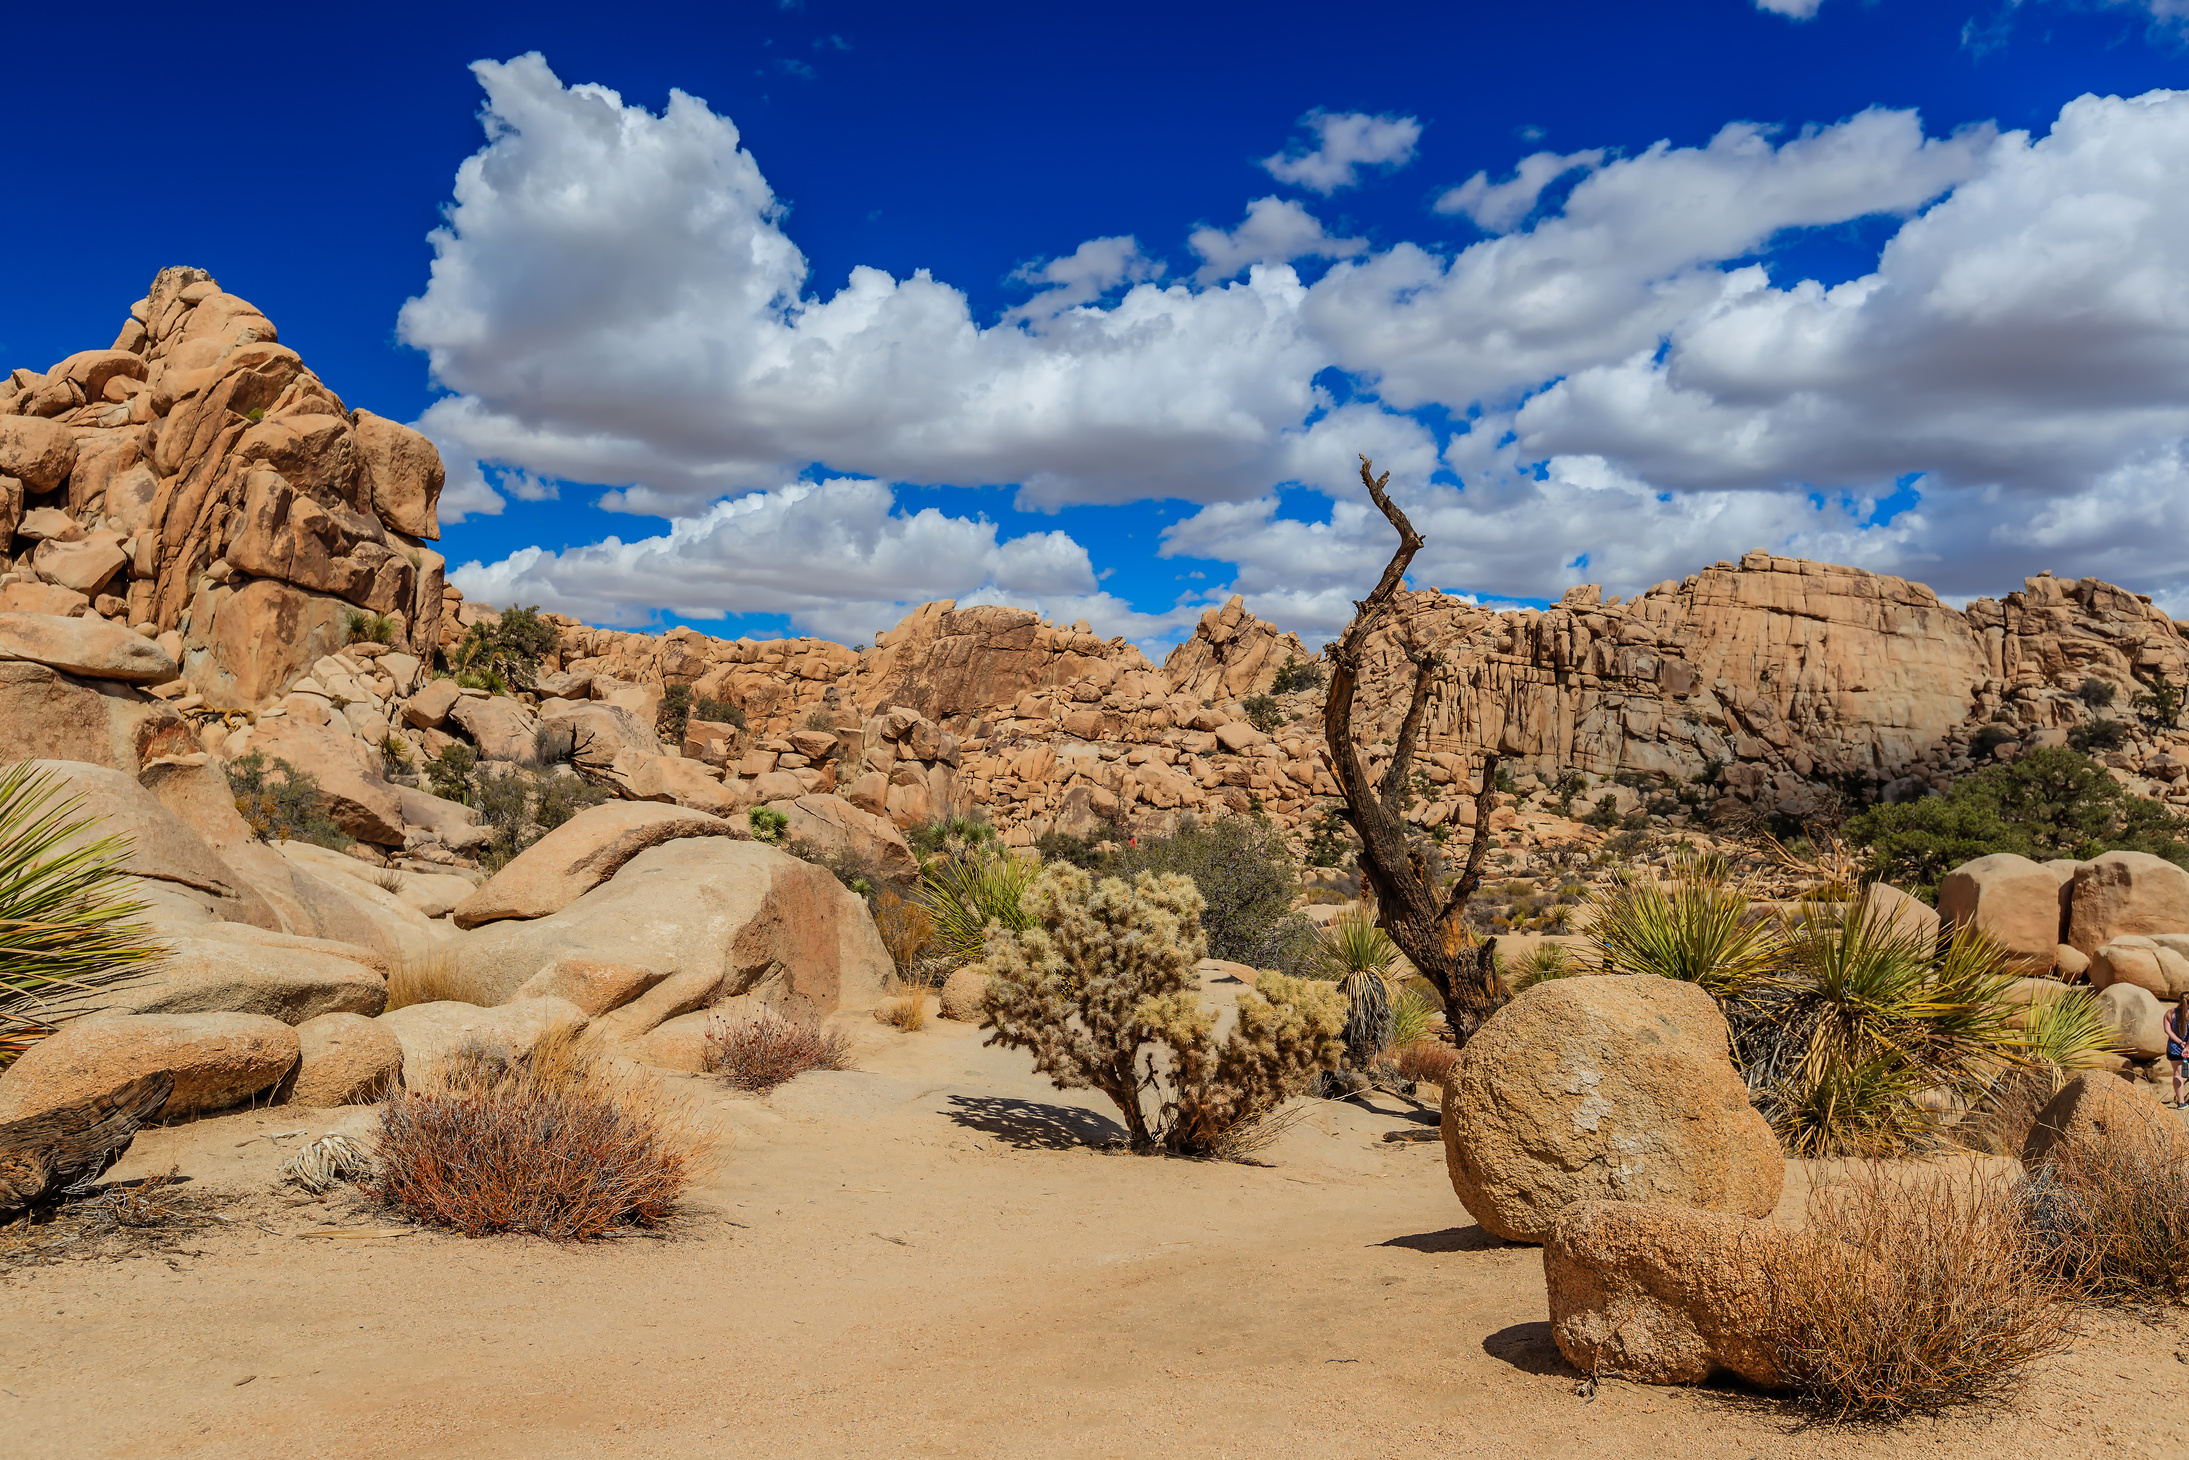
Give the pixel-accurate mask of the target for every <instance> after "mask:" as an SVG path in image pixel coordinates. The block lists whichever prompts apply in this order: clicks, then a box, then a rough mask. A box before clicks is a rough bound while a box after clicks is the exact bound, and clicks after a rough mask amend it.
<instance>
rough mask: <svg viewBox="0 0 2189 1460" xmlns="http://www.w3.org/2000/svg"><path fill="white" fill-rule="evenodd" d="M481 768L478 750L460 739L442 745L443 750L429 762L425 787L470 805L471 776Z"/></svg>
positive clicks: (446, 798) (437, 794) (443, 796)
mask: <svg viewBox="0 0 2189 1460" xmlns="http://www.w3.org/2000/svg"><path fill="white" fill-rule="evenodd" d="M478 769H479V752H478V751H476V750H474V749H472V748H471V747H470V746H469V745H466V744H465V743H464V742H463V741H461V740H459V741H456V742H455V743H453V744H450V745H444V746H442V747H441V753H440V754H439V755H436V756H435V757H434V758H433V759H431V760H429V761H427V762H426V789H427V790H428V791H431V792H432V793H433V794H434V795H436V796H439V797H440V798H441V799H442V800H444V801H455V802H459V803H461V804H462V805H465V806H469V805H470V804H471V801H472V784H471V781H472V777H473V775H474V774H476V773H477V771H478Z"/></svg>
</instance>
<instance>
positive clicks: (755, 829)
mask: <svg viewBox="0 0 2189 1460" xmlns="http://www.w3.org/2000/svg"><path fill="white" fill-rule="evenodd" d="M745 824H746V825H747V826H750V827H751V828H752V836H753V840H754V841H758V842H766V843H767V844H768V845H769V846H771V847H772V846H774V845H776V844H777V843H778V842H780V841H782V840H783V833H784V832H786V831H788V830H789V829H790V818H789V817H788V816H785V815H784V814H783V813H782V812H780V811H777V810H776V809H775V808H774V807H772V806H755V807H753V808H752V809H751V810H750V811H748V812H746V813H745Z"/></svg>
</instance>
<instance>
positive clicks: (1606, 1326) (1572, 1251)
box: [1543, 1201, 1803, 1389]
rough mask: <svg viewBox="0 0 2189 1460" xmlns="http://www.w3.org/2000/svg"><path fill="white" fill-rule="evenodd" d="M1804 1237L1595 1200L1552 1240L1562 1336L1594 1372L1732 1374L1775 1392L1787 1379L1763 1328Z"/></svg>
mask: <svg viewBox="0 0 2189 1460" xmlns="http://www.w3.org/2000/svg"><path fill="white" fill-rule="evenodd" d="M1801 1240H1803V1239H1802V1237H1801V1234H1800V1233H1799V1232H1798V1231H1797V1230H1796V1229H1794V1228H1792V1227H1785V1226H1781V1225H1779V1224H1778V1223H1775V1222H1758V1221H1751V1220H1749V1219H1748V1218H1745V1217H1739V1216H1733V1215H1730V1214H1727V1213H1724V1212H1704V1211H1696V1210H1694V1209H1692V1208H1683V1207H1668V1206H1657V1205H1645V1204H1642V1203H1639V1202H1621V1201H1588V1202H1581V1203H1579V1204H1578V1205H1575V1206H1571V1207H1568V1208H1567V1209H1566V1210H1565V1212H1564V1213H1563V1214H1561V1215H1560V1217H1559V1219H1558V1221H1557V1223H1556V1224H1555V1225H1554V1226H1553V1227H1552V1228H1551V1231H1550V1234H1549V1236H1548V1237H1547V1239H1546V1240H1545V1241H1544V1244H1543V1279H1544V1284H1545V1286H1546V1287H1547V1288H1548V1289H1549V1291H1550V1306H1551V1337H1552V1339H1553V1340H1555V1341H1556V1343H1557V1344H1558V1351H1559V1352H1560V1353H1562V1354H1564V1355H1565V1356H1566V1361H1567V1362H1568V1363H1570V1364H1572V1365H1573V1366H1574V1367H1575V1368H1577V1369H1579V1370H1580V1371H1581V1372H1582V1373H1584V1374H1594V1375H1602V1376H1605V1377H1617V1378H1621V1379H1629V1380H1633V1381H1634V1382H1636V1383H1641V1384H1700V1383H1702V1382H1703V1381H1704V1380H1706V1379H1708V1378H1710V1377H1711V1376H1712V1375H1714V1374H1719V1373H1732V1374H1736V1375H1738V1376H1740V1377H1741V1378H1743V1379H1745V1380H1747V1381H1748V1382H1749V1383H1751V1384H1756V1385H1759V1386H1761V1387H1763V1388H1766V1389H1777V1388H1783V1387H1785V1385H1786V1376H1785V1374H1784V1373H1783V1372H1782V1371H1781V1370H1780V1368H1779V1366H1778V1363H1777V1361H1776V1360H1775V1359H1774V1358H1773V1357H1772V1352H1771V1347H1770V1345H1769V1344H1767V1343H1766V1342H1765V1341H1764V1340H1763V1338H1762V1337H1761V1335H1762V1334H1763V1332H1764V1331H1765V1329H1766V1328H1767V1326H1768V1319H1769V1307H1768V1299H1769V1295H1768V1291H1767V1278H1766V1273H1767V1271H1768V1269H1769V1267H1770V1265H1771V1263H1772V1262H1773V1261H1774V1260H1775V1259H1776V1258H1777V1257H1778V1256H1779V1255H1780V1254H1781V1253H1782V1252H1784V1251H1786V1250H1787V1249H1788V1248H1789V1247H1791V1246H1792V1245H1793V1244H1795V1243H1798V1242H1800V1241H1801Z"/></svg>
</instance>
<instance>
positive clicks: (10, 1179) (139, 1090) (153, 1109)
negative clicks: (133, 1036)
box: [0, 1070, 175, 1220]
mask: <svg viewBox="0 0 2189 1460" xmlns="http://www.w3.org/2000/svg"><path fill="white" fill-rule="evenodd" d="M174 1089H175V1077H174V1076H173V1075H172V1074H170V1073H168V1072H167V1071H165V1070H160V1071H156V1072H154V1073H153V1074H149V1075H140V1076H138V1077H137V1078H136V1079H134V1080H131V1081H130V1082H129V1083H128V1084H126V1085H124V1086H122V1088H121V1089H119V1090H116V1091H115V1092H114V1093H113V1094H112V1095H107V1096H101V1097H98V1098H95V1099H91V1100H84V1101H79V1102H78V1103H76V1104H74V1105H64V1106H62V1107H61V1108H60V1109H59V1110H53V1111H48V1112H47V1113H46V1114H44V1115H34V1116H31V1117H30V1118H29V1119H27V1120H13V1121H9V1122H8V1123H7V1124H6V1125H0V1220H4V1219H6V1218H10V1217H13V1216H14V1215H15V1214H16V1213H18V1212H20V1211H22V1210H23V1209H24V1208H25V1207H29V1206H31V1205H34V1204H35V1203H37V1202H40V1201H44V1200H45V1199H47V1198H48V1197H53V1196H58V1195H60V1194H61V1193H63V1192H66V1191H69V1190H71V1189H73V1188H76V1187H81V1186H86V1185H88V1184H90V1183H91V1182H93V1181H96V1180H98V1179H99V1177H101V1176H103V1175H105V1174H106V1172H107V1171H108V1170H109V1169H110V1168H112V1166H113V1165H114V1163H115V1162H116V1161H119V1160H120V1159H121V1158H122V1153H123V1152H124V1151H127V1150H128V1149H129V1143H130V1142H131V1141H133V1140H135V1139H136V1138H137V1127H138V1126H140V1125H143V1124H144V1123H145V1122H146V1121H148V1120H150V1119H151V1118H152V1117H153V1116H155V1115H157V1114H159V1113H160V1109H161V1107H163V1106H165V1105H166V1104H167V1097H168V1096H169V1095H170V1094H172V1093H174Z"/></svg>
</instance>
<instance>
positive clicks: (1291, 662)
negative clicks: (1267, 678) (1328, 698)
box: [1269, 654, 1323, 695]
mask: <svg viewBox="0 0 2189 1460" xmlns="http://www.w3.org/2000/svg"><path fill="white" fill-rule="evenodd" d="M1322 683H1323V667H1322V666H1321V665H1320V664H1316V663H1313V662H1309V663H1306V664H1302V663H1301V662H1300V661H1299V659H1298V657H1297V656H1295V655H1292V654H1287V655H1285V662H1284V664H1283V666H1282V667H1281V668H1279V669H1278V671H1277V678H1276V679H1275V680H1274V681H1273V682H1272V683H1271V684H1270V686H1269V688H1270V692H1271V693H1272V694H1280V695H1288V694H1292V693H1295V692H1296V691H1299V690H1308V689H1321V688H1322Z"/></svg>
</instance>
